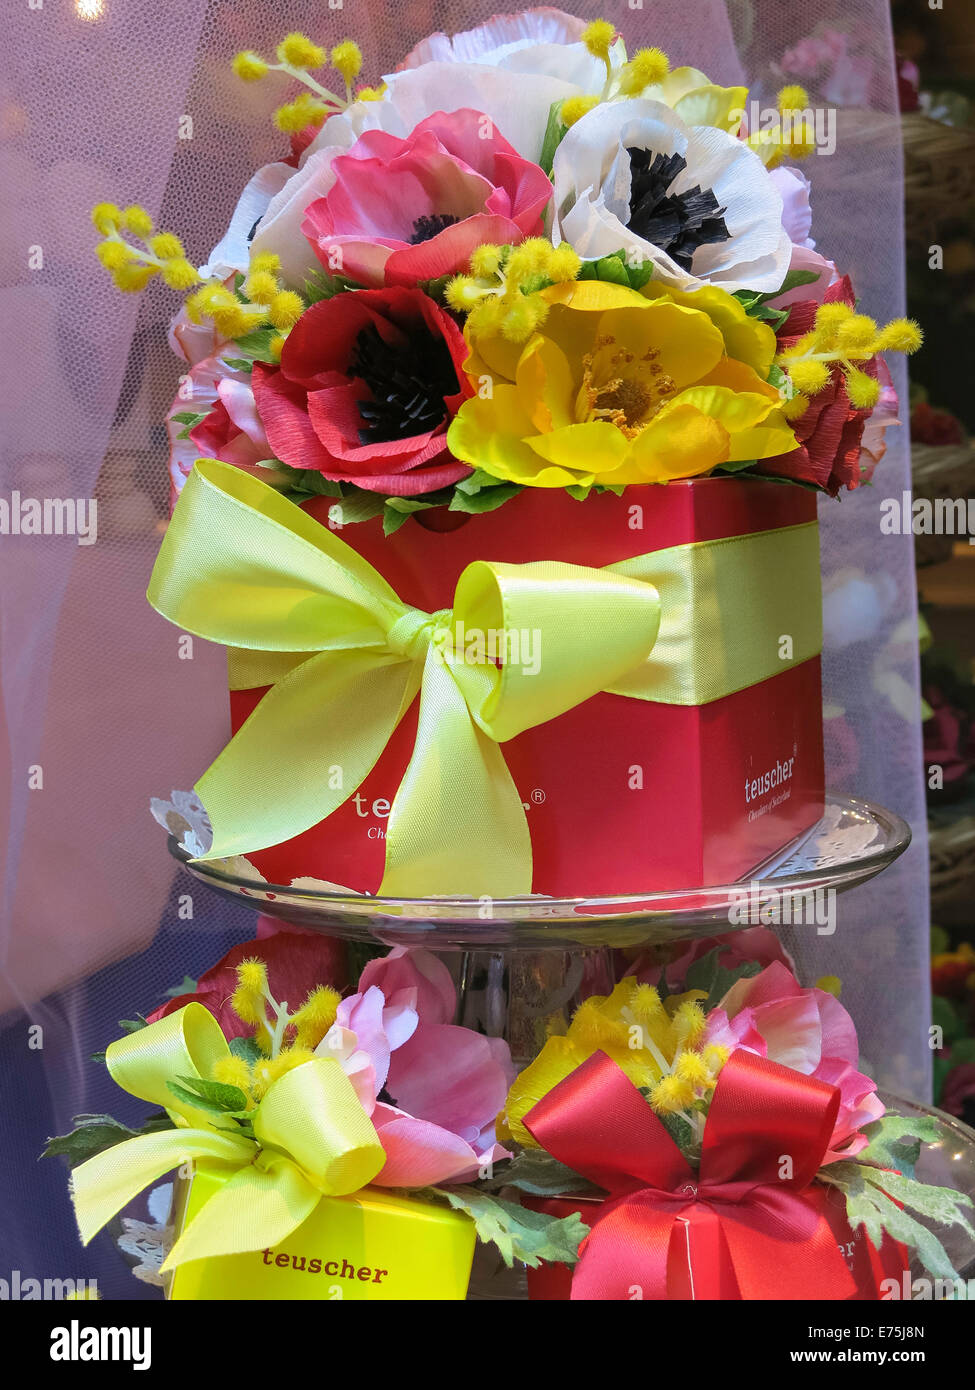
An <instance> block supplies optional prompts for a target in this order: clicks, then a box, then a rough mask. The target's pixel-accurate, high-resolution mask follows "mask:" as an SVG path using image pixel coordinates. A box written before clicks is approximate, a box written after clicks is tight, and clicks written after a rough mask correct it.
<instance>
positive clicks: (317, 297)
mask: <svg viewBox="0 0 975 1390" xmlns="http://www.w3.org/2000/svg"><path fill="white" fill-rule="evenodd" d="M358 288H359V286H358V285H357V284H356V283H355V281H354V280H350V279H349V277H348V276H347V275H329V274H328V272H327V271H326V270H324V269H322V270H318V271H316V272H315V274H314V275H309V277H308V279H307V280H306V281H305V288H304V290H303V291H302V298H303V299H304V300H305V301H306V302H307V303H308V304H309V305H311V304H319V303H320V302H321V301H322V300H323V299H333V298H334V297H335V295H337V294H344V293H345V292H346V290H356V289H358Z"/></svg>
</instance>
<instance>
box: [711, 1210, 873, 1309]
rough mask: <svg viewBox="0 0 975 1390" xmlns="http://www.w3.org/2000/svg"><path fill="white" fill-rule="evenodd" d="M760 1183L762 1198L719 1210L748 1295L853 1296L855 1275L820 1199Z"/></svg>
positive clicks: (797, 1298) (741, 1285)
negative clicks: (763, 1187)
mask: <svg viewBox="0 0 975 1390" xmlns="http://www.w3.org/2000/svg"><path fill="white" fill-rule="evenodd" d="M810 1196H811V1194H810V1193H809V1192H808V1191H807V1192H806V1193H805V1194H804V1197H799V1196H796V1195H795V1194H794V1193H791V1192H788V1191H786V1190H783V1191H769V1190H768V1189H762V1193H761V1200H760V1201H759V1200H756V1201H755V1202H754V1203H746V1204H742V1205H741V1206H736V1207H735V1209H734V1210H733V1211H730V1210H727V1209H726V1210H723V1211H722V1212H721V1229H722V1233H723V1235H724V1238H725V1240H726V1241H727V1244H728V1249H729V1251H730V1252H731V1260H732V1263H733V1265H734V1269H735V1278H736V1279H737V1281H738V1287H739V1289H740V1290H741V1297H742V1298H743V1299H745V1300H746V1301H749V1302H751V1301H754V1300H758V1299H784V1300H789V1301H793V1302H800V1301H803V1300H808V1299H830V1300H834V1301H835V1300H839V1299H847V1298H852V1297H853V1296H854V1294H855V1293H856V1281H855V1279H854V1278H853V1275H852V1274H851V1273H850V1271H849V1269H848V1268H847V1266H846V1261H845V1260H844V1259H843V1256H842V1255H841V1253H840V1249H839V1246H838V1244H837V1240H836V1236H835V1235H834V1233H833V1231H832V1229H831V1228H830V1225H829V1222H828V1221H827V1220H826V1217H825V1214H824V1212H823V1210H822V1206H821V1204H820V1203H819V1202H818V1201H816V1200H815V1199H813V1200H810Z"/></svg>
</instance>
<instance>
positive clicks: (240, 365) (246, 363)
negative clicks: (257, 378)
mask: <svg viewBox="0 0 975 1390" xmlns="http://www.w3.org/2000/svg"><path fill="white" fill-rule="evenodd" d="M220 360H221V361H222V362H226V364H227V366H228V367H233V369H234V371H235V372H249V371H250V370H251V369H252V368H253V366H254V359H253V358H252V357H222V358H221V359H220Z"/></svg>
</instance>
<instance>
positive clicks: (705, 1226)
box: [525, 1050, 857, 1299]
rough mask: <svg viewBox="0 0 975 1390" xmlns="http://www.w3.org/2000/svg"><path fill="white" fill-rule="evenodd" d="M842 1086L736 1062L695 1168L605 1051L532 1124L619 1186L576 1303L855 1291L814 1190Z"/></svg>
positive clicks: (545, 1140)
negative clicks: (589, 1300)
mask: <svg viewBox="0 0 975 1390" xmlns="http://www.w3.org/2000/svg"><path fill="white" fill-rule="evenodd" d="M839 1100H840V1096H839V1090H838V1089H837V1087H835V1086H830V1085H828V1084H826V1083H825V1082H823V1081H818V1080H816V1079H815V1078H814V1077H811V1076H803V1075H802V1074H801V1073H800V1072H796V1071H792V1070H790V1069H789V1068H787V1067H782V1066H779V1065H778V1063H776V1062H770V1061H768V1060H767V1059H765V1058H764V1057H757V1056H755V1055H754V1054H753V1053H750V1052H745V1051H741V1050H740V1051H737V1052H735V1053H734V1054H733V1055H732V1057H731V1058H730V1059H729V1061H728V1062H727V1063H726V1064H725V1066H724V1068H723V1069H722V1072H721V1075H720V1077H719V1078H718V1084H717V1086H716V1087H715V1090H714V1095H713V1098H712V1101H711V1108H710V1110H709V1112H708V1117H707V1121H706V1124H705V1127H704V1137H703V1147H702V1154H701V1165H700V1171H699V1172H698V1173H695V1172H694V1170H693V1169H692V1168H691V1167H690V1165H689V1164H688V1162H687V1160H686V1159H685V1158H684V1156H683V1154H682V1153H681V1151H680V1149H679V1148H678V1147H677V1145H676V1144H675V1143H674V1141H673V1140H672V1139H671V1137H670V1135H669V1134H668V1133H667V1131H666V1129H665V1128H664V1126H663V1125H662V1124H661V1122H660V1120H659V1119H658V1118H657V1116H656V1115H655V1114H654V1113H653V1111H652V1110H651V1108H650V1106H649V1105H648V1104H647V1102H646V1100H645V1099H644V1098H643V1096H642V1095H641V1094H640V1092H639V1091H638V1090H637V1089H636V1087H635V1086H634V1085H633V1083H632V1082H631V1081H630V1080H629V1078H628V1077H627V1076H626V1074H625V1073H624V1072H623V1071H621V1070H620V1068H619V1067H618V1066H617V1065H616V1063H615V1062H614V1061H612V1060H611V1058H609V1057H607V1056H606V1054H605V1053H602V1052H597V1053H595V1054H594V1055H593V1056H592V1057H590V1058H589V1059H588V1060H587V1061H585V1062H583V1064H582V1065H581V1066H580V1067H578V1068H577V1069H576V1070H575V1071H574V1072H573V1073H572V1074H571V1076H567V1077H566V1078H565V1080H564V1081H561V1082H560V1083H559V1084H558V1085H557V1086H555V1087H554V1088H553V1089H552V1090H551V1091H550V1092H549V1093H548V1095H546V1096H544V1097H543V1098H542V1099H541V1100H540V1101H539V1102H538V1103H537V1104H536V1105H535V1106H533V1108H532V1109H531V1110H530V1111H529V1113H528V1114H527V1115H526V1116H525V1124H526V1126H527V1127H528V1129H529V1130H530V1131H531V1133H532V1134H533V1135H534V1137H535V1138H536V1139H537V1140H538V1142H539V1144H541V1145H542V1147H543V1148H544V1149H546V1150H547V1151H548V1152H549V1153H551V1154H553V1155H554V1156H555V1157H556V1158H557V1159H559V1160H560V1162H562V1163H566V1164H568V1166H569V1167H570V1168H572V1169H574V1170H575V1172H577V1173H581V1174H583V1175H584V1176H585V1177H588V1178H590V1179H591V1180H592V1181H593V1182H596V1183H598V1184H599V1185H600V1187H604V1188H606V1189H607V1191H608V1192H609V1200H608V1201H606V1202H605V1203H603V1204H602V1205H601V1206H600V1207H599V1208H598V1215H597V1216H596V1218H595V1221H594V1222H593V1224H592V1229H591V1231H590V1233H589V1235H588V1236H587V1237H586V1239H585V1240H584V1241H583V1243H582V1246H581V1247H580V1254H581V1258H580V1261H579V1264H578V1265H577V1266H576V1269H575V1274H574V1277H573V1280H572V1295H571V1296H572V1298H574V1299H628V1298H633V1297H635V1296H637V1294H636V1290H637V1289H639V1290H640V1293H639V1296H640V1297H642V1298H645V1299H690V1298H693V1299H719V1298H720V1299H762V1298H766V1299H767V1298H777V1299H814V1298H823V1299H846V1298H850V1297H853V1296H855V1295H856V1292H857V1286H856V1283H855V1281H854V1279H853V1276H852V1274H851V1273H850V1270H849V1269H848V1268H847V1265H846V1262H845V1260H844V1258H843V1256H842V1254H841V1252H840V1249H839V1247H838V1245H837V1239H836V1235H835V1233H834V1230H833V1228H832V1227H831V1225H830V1222H829V1221H828V1220H827V1215H826V1202H827V1195H828V1194H827V1192H826V1190H825V1189H824V1188H823V1187H822V1186H815V1187H810V1183H811V1182H812V1180H813V1178H814V1177H815V1175H816V1172H817V1171H818V1169H819V1167H820V1165H821V1163H822V1160H823V1157H824V1155H825V1153H826V1150H827V1148H828V1146H829V1139H830V1136H831V1135H832V1133H833V1125H834V1123H835V1120H836V1114H837V1110H838V1108H839Z"/></svg>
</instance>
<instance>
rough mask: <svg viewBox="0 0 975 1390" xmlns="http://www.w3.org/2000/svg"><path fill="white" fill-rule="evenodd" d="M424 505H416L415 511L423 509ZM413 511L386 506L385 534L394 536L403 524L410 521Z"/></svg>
mask: <svg viewBox="0 0 975 1390" xmlns="http://www.w3.org/2000/svg"><path fill="white" fill-rule="evenodd" d="M422 510H423V508H422V507H415V508H413V511H422ZM410 516H411V512H403V511H399V510H398V509H397V508H395V507H385V508H384V509H383V535H384V536H392V535H393V534H394V533H395V532H396V531H398V530H399V528H400V527H401V526H404V525H405V524H406V522H408V521H409V519H410Z"/></svg>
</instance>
